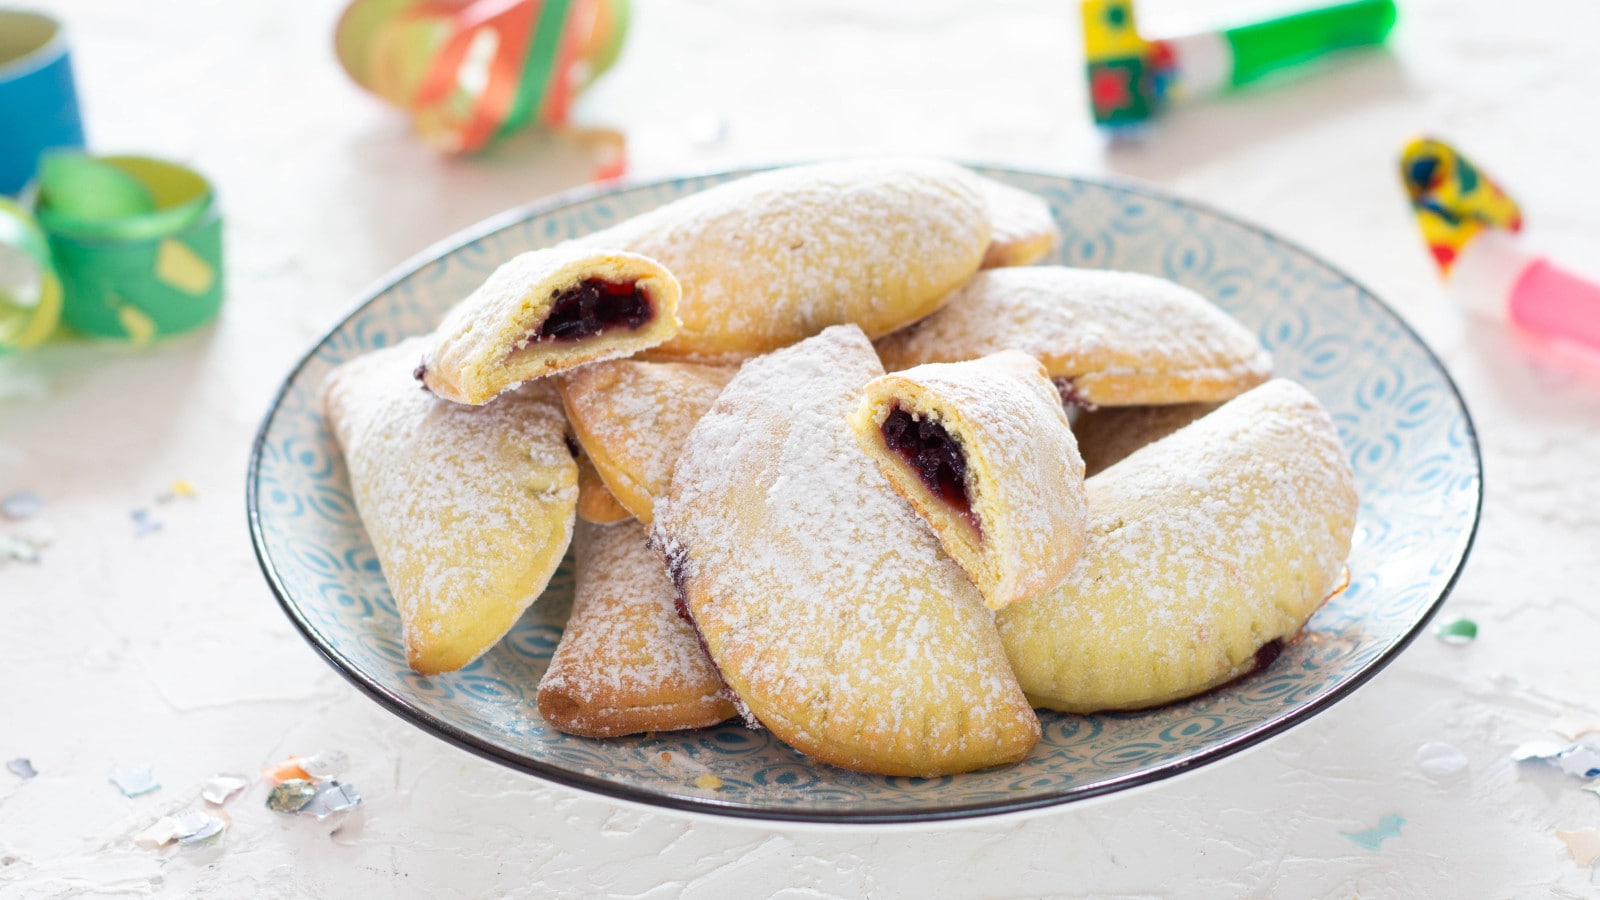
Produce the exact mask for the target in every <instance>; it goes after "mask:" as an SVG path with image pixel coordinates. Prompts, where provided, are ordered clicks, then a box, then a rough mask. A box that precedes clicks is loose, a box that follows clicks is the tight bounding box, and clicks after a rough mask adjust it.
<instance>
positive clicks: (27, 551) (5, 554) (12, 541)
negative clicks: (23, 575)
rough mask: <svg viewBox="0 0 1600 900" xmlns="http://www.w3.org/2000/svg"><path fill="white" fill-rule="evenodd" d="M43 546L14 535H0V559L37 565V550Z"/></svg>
mask: <svg viewBox="0 0 1600 900" xmlns="http://www.w3.org/2000/svg"><path fill="white" fill-rule="evenodd" d="M43 546H44V544H42V543H40V542H38V541H35V540H31V539H29V538H25V537H21V536H20V535H14V534H0V559H14V560H16V561H17V562H25V563H38V562H39V548H41V547H43Z"/></svg>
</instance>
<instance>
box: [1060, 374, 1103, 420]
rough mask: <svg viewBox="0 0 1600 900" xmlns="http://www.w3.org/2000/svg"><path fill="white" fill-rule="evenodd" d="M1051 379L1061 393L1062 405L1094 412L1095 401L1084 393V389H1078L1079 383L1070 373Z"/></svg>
mask: <svg viewBox="0 0 1600 900" xmlns="http://www.w3.org/2000/svg"><path fill="white" fill-rule="evenodd" d="M1050 381H1051V382H1052V383H1054V384H1055V386H1056V393H1058V394H1060V395H1061V405H1062V406H1065V407H1067V408H1068V409H1072V408H1073V407H1076V408H1078V409H1082V410H1086V411H1088V412H1094V410H1095V405H1094V401H1093V400H1090V399H1089V398H1088V397H1087V396H1086V395H1085V394H1084V393H1083V391H1081V390H1079V389H1078V383H1077V382H1076V381H1074V380H1073V379H1072V377H1071V376H1070V375H1064V376H1062V377H1060V378H1052V379H1050Z"/></svg>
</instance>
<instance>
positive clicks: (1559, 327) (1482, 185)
mask: <svg viewBox="0 0 1600 900" xmlns="http://www.w3.org/2000/svg"><path fill="white" fill-rule="evenodd" d="M1400 180H1401V181H1402V182H1404V184H1405V187H1406V193H1407V194H1409V195H1410V197H1411V208H1412V211H1413V212H1415V214H1416V217H1417V226H1418V227H1419V228H1421V229H1422V237H1423V240H1425V241H1427V243H1428V249H1429V251H1431V252H1432V253H1433V259H1434V261H1435V262H1437V263H1438V264H1439V272H1440V274H1442V275H1443V276H1444V277H1445V278H1446V279H1447V280H1448V281H1449V283H1450V288H1451V293H1453V294H1454V295H1455V296H1456V297H1457V298H1459V299H1460V301H1461V302H1462V303H1463V304H1464V305H1465V306H1466V307H1467V308H1468V309H1469V310H1471V311H1472V312H1475V313H1478V314H1480V315H1485V316H1489V317H1492V318H1496V319H1508V320H1510V321H1511V322H1512V323H1514V324H1516V325H1518V326H1520V327H1522V328H1526V329H1528V330H1529V331H1535V332H1539V333H1541V334H1544V335H1547V336H1550V337H1558V338H1566V339H1568V340H1572V341H1576V342H1578V343H1581V344H1586V345H1588V346H1589V347H1591V348H1595V349H1600V284H1596V283H1595V282H1594V281H1593V280H1591V279H1588V278H1584V277H1583V276H1581V275H1577V274H1575V273H1573V272H1570V271H1568V270H1566V269H1563V268H1562V267H1560V266H1558V265H1556V264H1555V263H1553V262H1551V261H1550V260H1548V259H1546V258H1545V257H1544V256H1542V255H1540V254H1538V253H1535V252H1533V251H1531V250H1529V249H1527V248H1525V247H1523V246H1522V242H1521V241H1520V240H1519V238H1518V234H1519V233H1520V232H1521V231H1522V212H1521V210H1520V209H1518V208H1517V204H1516V202H1515V201H1513V200H1512V199H1511V197H1510V196H1509V195H1507V194H1506V192H1505V191H1504V190H1502V189H1501V187H1500V186H1499V185H1498V184H1496V183H1495V182H1494V181H1493V180H1492V179H1490V178H1489V176H1487V175H1485V174H1484V173H1483V172H1482V170H1480V169H1479V168H1478V167H1477V166H1474V165H1473V164H1472V163H1470V162H1468V161H1467V158H1466V157H1464V156H1462V155H1461V153H1460V152H1459V151H1457V150H1456V149H1455V148H1454V147H1452V146H1450V145H1449V144H1446V143H1444V142H1443V141H1438V140H1434V139H1432V138H1425V137H1424V138H1415V139H1413V140H1412V141H1411V142H1410V143H1408V144H1406V147H1405V149H1404V150H1403V151H1401V154H1400Z"/></svg>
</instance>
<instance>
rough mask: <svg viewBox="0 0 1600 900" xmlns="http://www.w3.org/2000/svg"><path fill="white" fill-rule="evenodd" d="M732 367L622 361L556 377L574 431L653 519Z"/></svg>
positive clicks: (641, 516) (626, 503)
mask: <svg viewBox="0 0 1600 900" xmlns="http://www.w3.org/2000/svg"><path fill="white" fill-rule="evenodd" d="M736 371H738V370H737V369H736V368H734V367H733V366H702V365H699V364H697V363H655V362H644V361H642V360H637V359H618V360H611V361H608V362H602V363H595V364H594V365H590V366H584V367H583V368H581V369H577V370H574V371H573V372H570V373H568V374H567V375H565V376H563V377H561V378H560V379H558V380H557V383H556V387H557V389H558V390H559V391H560V392H561V402H562V405H563V406H565V407H566V411H567V419H568V420H569V421H570V422H571V423H572V433H573V436H574V437H576V438H577V440H578V443H579V444H581V445H582V446H583V448H584V451H585V453H586V454H587V455H588V457H589V460H590V462H592V463H593V464H594V467H595V471H596V472H597V473H598V474H599V476H600V478H601V479H602V480H603V481H604V482H605V485H606V487H607V488H609V489H610V491H611V493H612V495H613V496H615V497H616V499H617V501H618V502H619V503H621V504H622V506H623V507H624V508H625V509H627V510H628V512H630V513H632V514H633V516H634V517H635V518H637V519H638V520H639V521H641V522H644V523H645V524H647V525H648V524H649V523H650V519H651V507H652V505H654V503H655V500H656V498H657V497H660V496H661V495H662V494H664V493H666V490H667V485H668V484H670V483H671V482H672V466H673V463H675V462H677V460H678V453H679V451H680V450H681V449H682V448H683V442H684V441H685V440H687V439H688V437H689V432H690V431H691V430H692V429H693V428H694V425H695V423H696V422H698V421H700V417H701V416H703V415H705V414H706V410H708V409H710V408H711V404H712V403H713V402H715V401H716V399H717V395H718V394H720V393H722V389H723V387H724V386H726V385H727V383H728V380H729V379H731V378H732V377H733V373H734V372H736Z"/></svg>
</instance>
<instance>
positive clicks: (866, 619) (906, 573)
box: [651, 326, 1039, 776]
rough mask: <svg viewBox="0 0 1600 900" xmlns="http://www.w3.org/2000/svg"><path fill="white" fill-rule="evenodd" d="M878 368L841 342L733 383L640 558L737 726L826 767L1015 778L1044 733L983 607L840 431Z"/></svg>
mask: <svg viewBox="0 0 1600 900" xmlns="http://www.w3.org/2000/svg"><path fill="white" fill-rule="evenodd" d="M882 374H883V368H882V366H881V365H880V364H879V363H878V358H877V356H876V355H875V354H874V353H873V351H872V345H871V344H870V343H869V342H868V341H867V338H866V335H864V334H863V333H862V332H861V330H860V329H858V328H856V327H854V326H839V327H833V328H829V329H826V330H825V331H823V332H822V333H821V334H819V335H817V336H815V337H812V338H810V339H808V340H806V341H803V342H802V343H800V344H798V345H796V346H793V347H789V348H786V349H784V350H779V351H777V352H775V353H771V354H769V355H767V356H763V357H760V358H757V359H754V360H751V361H750V362H748V363H746V364H745V365H744V367H743V368H741V369H740V370H739V374H738V375H736V376H735V377H734V379H733V380H732V381H731V382H730V383H729V384H728V387H727V388H726V389H725V390H724V391H723V392H722V395H721V396H720V397H718V398H717V401H716V403H715V404H714V405H713V406H712V408H711V411H710V412H708V413H707V414H706V415H705V417H704V418H702V419H701V420H700V422H699V424H698V425H696V426H695V428H694V431H693V432H692V433H691V434H690V435H689V440H688V442H687V443H686V444H685V446H684V448H683V453H682V456H681V457H680V458H679V460H678V464H677V468H676V470H675V471H674V473H673V478H672V485H671V488H670V490H669V491H668V493H667V495H666V497H664V498H661V499H659V500H658V501H657V503H656V508H655V524H654V526H653V527H652V529H651V540H652V542H653V543H654V545H655V546H656V548H657V550H659V551H660V552H661V554H662V556H663V558H664V559H665V560H666V562H667V571H668V574H669V575H670V576H671V577H672V578H673V580H674V581H675V583H676V584H677V586H678V590H679V592H680V594H681V595H682V597H683V598H684V600H685V603H686V606H687V609H688V611H689V613H690V615H691V616H692V618H693V620H694V623H695V625H696V627H697V628H698V630H699V632H700V635H701V637H702V638H703V639H704V641H705V644H706V647H707V649H708V650H709V651H710V653H711V657H712V659H713V660H714V661H715V662H716V665H717V667H718V669H719V670H720V671H721V672H722V675H723V678H724V679H725V680H726V682H727V683H728V685H729V686H730V687H731V688H732V689H733V691H734V692H735V693H736V694H737V696H738V697H739V700H740V703H741V710H740V711H741V713H743V714H744V716H745V718H746V721H747V722H752V723H759V724H760V725H764V726H766V727H767V728H769V729H771V730H772V732H773V733H774V734H775V735H776V736H777V737H778V738H780V739H781V740H783V741H784V742H785V743H787V744H789V745H790V746H792V747H794V748H795V749H796V750H799V751H800V752H802V753H805V754H807V755H810V756H813V757H816V758H817V759H820V760H822V761H824V762H827V763H831V764H833V765H837V766H842V767H844V768H848V769H855V770H860V771H867V772H878V773H883V774H889V775H917V776H934V775H941V774H946V773H952V772H963V771H967V770H970V769H978V768H983V767H987V766H995V765H1000V764H1002V763H1009V762H1014V761H1016V760H1019V759H1021V758H1022V757H1024V756H1025V755H1026V754H1027V753H1028V750H1029V749H1030V748H1031V747H1032V746H1033V745H1034V743H1035V742H1037V740H1038V738H1039V723H1038V719H1037V718H1036V717H1035V716H1034V713H1033V710H1032V709H1031V708H1029V706H1028V703H1027V700H1026V698H1024V696H1023V694H1022V692H1021V691H1020V690H1019V689H1018V687H1017V683H1016V679H1015V677H1014V676H1013V675H1012V673H1011V670H1010V668H1009V667H1008V666H1007V665H1006V660H1005V655H1004V652H1003V650H1002V648H1001V645H1000V641H999V638H998V636H997V635H996V633H995V628H994V625H993V622H992V619H991V613H990V612H989V611H988V609H986V608H985V607H984V605H983V600H982V598H981V597H980V596H979V595H978V592H977V590H976V589H975V588H974V587H973V586H972V583H971V582H969V581H968V580H967V578H966V576H965V575H964V574H963V573H962V572H961V569H960V568H958V567H957V566H956V564H955V563H954V562H953V561H951V560H950V558H949V557H948V556H946V555H945V554H944V552H943V550H941V549H940V547H939V543H938V540H937V539H936V538H935V537H934V535H933V534H932V533H931V532H930V531H929V530H928V528H927V527H926V526H925V525H924V524H923V523H922V522H921V521H919V520H918V519H917V516H916V513H915V512H913V511H912V509H911V508H910V506H908V505H907V504H906V503H905V501H903V500H902V499H901V498H900V497H899V496H897V495H896V494H895V492H894V489H893V488H892V487H890V485H889V482H888V480H887V479H886V478H885V477H884V476H883V473H882V472H881V471H879V469H878V467H877V465H876V464H875V463H874V462H873V461H872V460H871V459H870V458H869V457H868V456H867V455H866V454H865V453H864V452H862V450H861V448H860V447H859V446H858V445H857V444H856V442H855V439H854V438H853V437H852V434H851V430H850V426H849V424H848V422H847V419H848V418H849V415H850V413H851V412H852V411H853V410H854V409H855V407H856V405H857V403H859V402H860V398H861V390H862V388H863V387H864V386H865V385H866V383H867V382H868V381H871V380H872V379H873V378H875V377H877V376H879V375H882Z"/></svg>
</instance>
